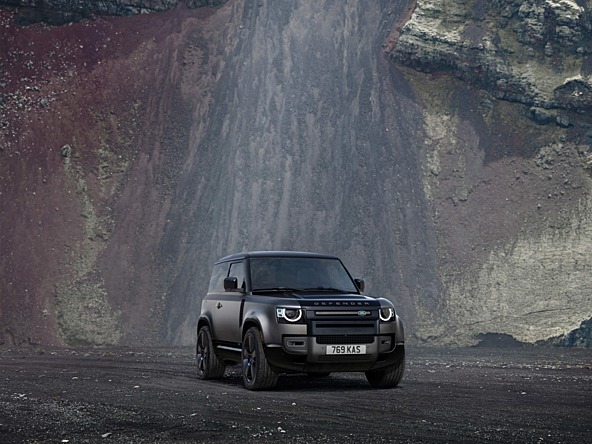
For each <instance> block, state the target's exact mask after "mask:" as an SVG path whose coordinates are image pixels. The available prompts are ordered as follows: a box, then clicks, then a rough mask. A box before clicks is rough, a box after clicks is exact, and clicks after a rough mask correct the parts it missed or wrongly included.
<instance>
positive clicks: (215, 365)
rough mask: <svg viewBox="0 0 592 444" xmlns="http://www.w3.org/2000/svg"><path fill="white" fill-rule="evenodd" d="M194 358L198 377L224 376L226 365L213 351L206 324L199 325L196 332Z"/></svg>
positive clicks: (216, 377) (210, 336)
mask: <svg viewBox="0 0 592 444" xmlns="http://www.w3.org/2000/svg"><path fill="white" fill-rule="evenodd" d="M195 360H196V361H197V377H198V378H199V379H218V378H221V377H222V376H224V370H226V366H225V365H224V362H222V361H221V360H220V359H219V358H218V356H216V353H214V343H213V342H212V335H211V333H210V328H209V327H208V326H207V325H204V326H203V327H201V328H200V329H199V331H198V332H197V345H196V346H195Z"/></svg>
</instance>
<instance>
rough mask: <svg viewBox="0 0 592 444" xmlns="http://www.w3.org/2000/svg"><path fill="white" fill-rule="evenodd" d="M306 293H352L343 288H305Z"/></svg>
mask: <svg viewBox="0 0 592 444" xmlns="http://www.w3.org/2000/svg"><path fill="white" fill-rule="evenodd" d="M304 290H305V291H330V292H332V293H351V291H345V290H342V289H341V288H333V287H311V288H305V289H304Z"/></svg>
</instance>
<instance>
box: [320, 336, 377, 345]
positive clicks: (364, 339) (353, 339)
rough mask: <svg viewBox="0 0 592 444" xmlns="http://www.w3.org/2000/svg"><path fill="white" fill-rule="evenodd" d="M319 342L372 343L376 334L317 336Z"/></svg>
mask: <svg viewBox="0 0 592 444" xmlns="http://www.w3.org/2000/svg"><path fill="white" fill-rule="evenodd" d="M316 339H317V344H333V345H339V344H352V345H353V344H372V343H373V342H374V336H371V335H355V336H347V335H325V336H317V338H316Z"/></svg>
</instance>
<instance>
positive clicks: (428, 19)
mask: <svg viewBox="0 0 592 444" xmlns="http://www.w3.org/2000/svg"><path fill="white" fill-rule="evenodd" d="M581 4H582V2H575V1H571V0H527V1H514V0H497V1H491V2H477V3H476V4H473V2H447V1H442V0H436V1H433V0H417V2H416V7H415V10H414V12H413V15H412V17H411V19H410V20H409V21H407V22H406V23H405V24H404V25H403V26H402V27H400V28H399V29H397V30H396V32H397V33H398V38H396V39H395V40H396V44H395V45H394V46H391V48H390V49H389V52H390V55H391V57H392V58H393V60H394V61H396V62H397V63H400V64H402V65H405V66H409V67H412V68H415V69H418V70H420V71H422V72H430V73H449V74H451V75H453V76H456V77H458V78H460V79H462V80H465V81H468V82H470V83H472V84H474V85H477V86H479V87H481V88H483V89H484V90H486V91H488V92H490V93H491V94H492V95H493V96H495V97H496V98H499V99H504V100H509V101H514V102H519V103H523V104H526V105H529V106H533V107H538V108H544V109H548V108H559V109H568V110H576V111H581V112H585V111H589V110H590V109H592V78H591V77H590V74H591V72H590V70H589V68H588V67H589V65H590V60H591V59H590V54H591V52H592V35H591V33H590V31H591V29H592V23H591V22H590V9H589V5H588V6H586V7H583V6H580V5H581Z"/></svg>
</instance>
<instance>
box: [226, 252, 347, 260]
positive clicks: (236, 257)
mask: <svg viewBox="0 0 592 444" xmlns="http://www.w3.org/2000/svg"><path fill="white" fill-rule="evenodd" d="M249 257H313V258H324V259H337V257H336V256H332V255H329V254H321V253H309V252H306V251H248V252H244V253H236V254H231V255H229V256H225V257H223V258H221V259H219V260H218V261H217V262H216V263H220V262H228V261H233V260H239V259H245V258H249Z"/></svg>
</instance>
